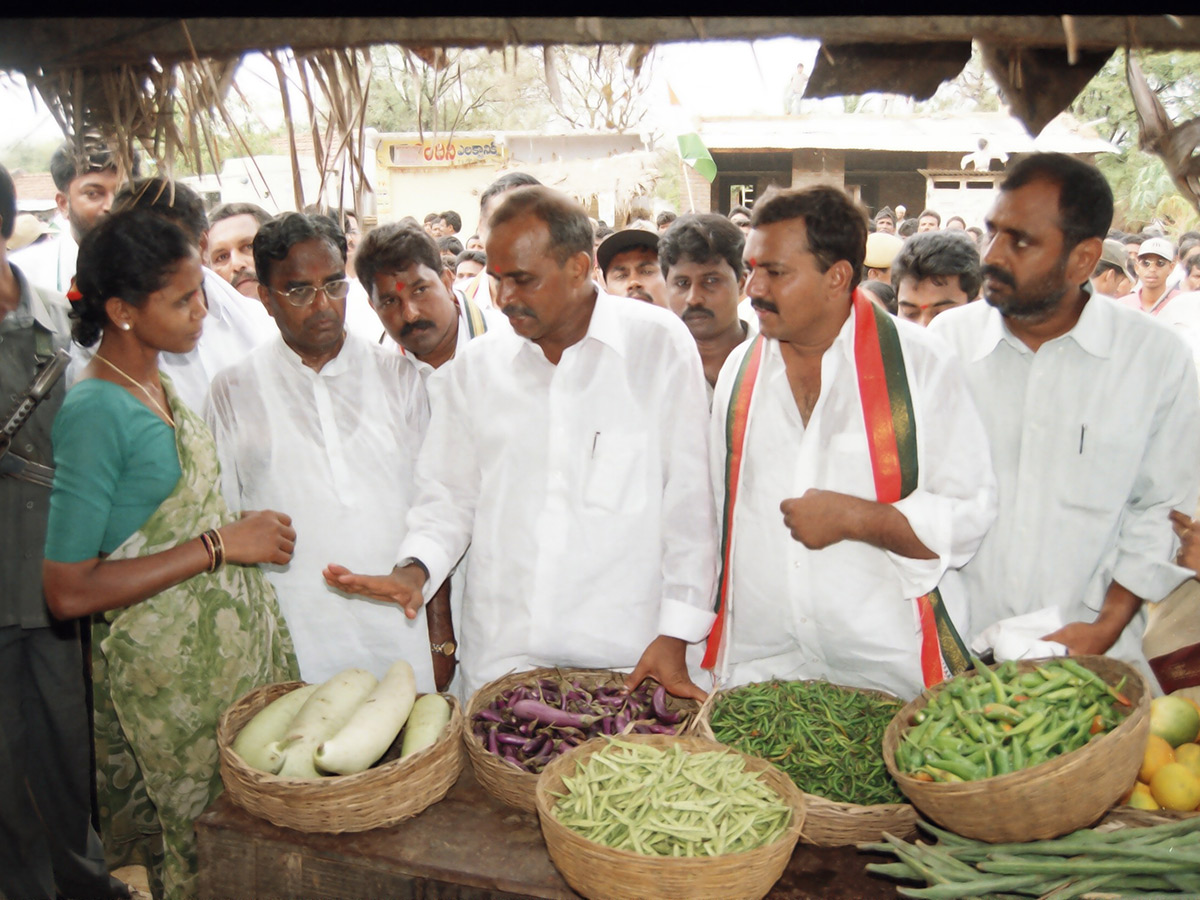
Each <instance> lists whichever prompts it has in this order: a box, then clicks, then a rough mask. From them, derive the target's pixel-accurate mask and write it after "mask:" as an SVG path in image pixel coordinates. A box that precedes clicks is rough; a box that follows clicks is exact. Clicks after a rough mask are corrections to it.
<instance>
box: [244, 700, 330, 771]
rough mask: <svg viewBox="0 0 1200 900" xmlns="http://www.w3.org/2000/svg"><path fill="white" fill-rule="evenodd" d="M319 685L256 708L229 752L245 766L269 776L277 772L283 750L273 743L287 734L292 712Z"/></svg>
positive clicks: (296, 710)
mask: <svg viewBox="0 0 1200 900" xmlns="http://www.w3.org/2000/svg"><path fill="white" fill-rule="evenodd" d="M319 687H320V685H319V684H306V685H305V686H304V687H301V688H296V690H294V691H288V692H287V693H286V694H284V695H283V696H282V697H278V698H276V699H275V700H273V701H271V702H270V703H268V704H267V705H266V706H264V707H263V708H262V709H260V710H259V711H258V712H257V713H256V714H255V716H254V718H253V719H251V720H250V721H249V722H247V723H246V724H245V726H243V728H242V730H241V731H239V732H238V736H237V737H236V738H234V740H233V752H234V753H236V754H237V755H238V756H240V757H241V758H242V759H243V760H245V761H246V764H247V765H249V766H253V767H254V768H256V769H261V770H262V771H264V772H270V773H271V774H272V775H273V774H275V773H276V772H278V771H279V767H280V766H282V765H283V753H282V752H280V751H279V749H278V746H277V744H276V742H277V741H279V740H280V739H281V738H282V737H283V736H284V735H285V734H287V731H288V726H289V725H291V724H292V720H293V719H294V718H296V713H298V712H299V711H300V708H301V707H302V706H304V704H305V702H306V701H307V700H308V698H309V697H311V696H312V695H313V694H315V693H316V691H317V688H319Z"/></svg>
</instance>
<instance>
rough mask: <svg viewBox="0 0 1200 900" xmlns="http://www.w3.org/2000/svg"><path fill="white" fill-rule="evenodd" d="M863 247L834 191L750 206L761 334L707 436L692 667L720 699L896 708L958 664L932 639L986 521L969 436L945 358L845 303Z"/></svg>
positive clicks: (951, 362) (982, 461)
mask: <svg viewBox="0 0 1200 900" xmlns="http://www.w3.org/2000/svg"><path fill="white" fill-rule="evenodd" d="M866 238H867V220H866V214H865V212H864V211H863V210H862V209H861V208H860V207H859V206H858V205H857V204H855V203H854V201H853V200H851V199H850V197H849V196H847V195H846V193H845V192H844V191H841V190H839V189H837V188H832V187H828V186H819V187H812V188H808V189H805V190H798V191H783V192H779V193H776V194H772V195H768V196H767V197H764V198H763V199H762V200H760V201H759V202H758V203H757V204H756V205H755V208H754V214H753V219H752V222H751V229H750V235H749V237H748V238H747V240H746V248H745V260H746V264H747V266H748V268H749V281H748V282H747V284H746V290H747V292H748V293H749V295H750V300H751V303H752V304H753V306H754V309H755V311H756V312H757V313H758V317H759V326H760V329H761V333H760V335H759V337H758V338H756V339H754V340H753V341H750V342H747V343H745V344H742V345H741V346H740V347H738V348H736V349H735V350H734V351H733V352H732V353H731V354H730V356H729V359H728V360H727V361H726V363H725V366H724V368H723V369H722V370H721V375H720V378H719V379H718V381H717V387H716V395H715V397H714V402H713V414H712V423H711V431H710V435H709V440H710V452H711V455H712V478H713V483H714V494H715V496H716V497H717V501H718V503H719V504H720V507H721V508H722V509H723V511H724V514H723V516H722V521H723V522H725V523H727V524H726V526H725V527H726V534H725V538H724V540H723V546H726V547H727V550H726V554H727V555H726V557H725V560H724V567H725V570H724V572H723V576H722V583H721V585H722V588H721V589H722V594H721V597H720V609H721V610H722V613H721V615H720V617H719V619H718V623H719V624H718V625H717V626H714V628H713V637H711V638H710V648H709V653H708V655H707V658H706V659H705V664H706V666H713V665H715V667H716V669H717V674H718V675H722V676H724V677H726V678H727V679H728V681H729V683H731V684H741V683H745V682H749V681H761V680H766V679H770V678H784V679H796V678H826V679H828V680H830V681H833V682H835V683H841V684H849V685H855V686H859V687H867V688H875V689H881V690H885V691H890V692H892V693H894V694H896V695H898V696H900V697H904V698H911V697H913V696H915V695H916V694H917V693H919V692H920V691H921V689H922V688H924V687H925V686H926V685H928V684H930V683H936V682H937V681H940V680H941V679H942V677H943V676H944V674H946V672H947V671H955V670H961V669H962V668H965V665H966V659H965V653H964V652H963V648H962V647H961V646H948V645H947V644H944V643H940V642H939V639H938V632H939V631H941V630H942V628H939V627H938V626H939V625H942V624H943V623H944V622H945V620H946V619H947V618H948V619H949V620H950V621H951V622H953V623H954V624H956V625H957V626H958V627H959V628H961V629H963V632H964V634H965V630H966V627H967V616H968V604H967V597H966V595H965V593H964V591H963V590H962V586H961V584H960V582H959V579H958V572H957V570H958V569H959V568H960V567H961V566H962V565H963V564H964V563H965V562H966V561H967V560H968V559H970V558H971V555H972V554H973V553H974V552H975V550H976V548H977V547H978V546H979V542H980V540H981V539H982V538H983V535H984V534H985V533H986V531H987V529H988V527H989V526H990V525H991V523H992V521H993V519H994V517H995V509H996V485H995V479H994V477H993V475H992V472H991V467H990V465H989V463H988V452H987V435H986V434H985V432H984V430H983V424H982V423H981V422H980V419H979V416H978V414H977V413H976V412H975V410H974V408H973V405H972V403H971V399H970V395H969V393H968V390H967V385H966V381H965V379H964V378H963V375H962V370H961V367H960V365H959V364H958V362H957V360H955V359H954V357H953V355H952V354H951V353H950V352H949V350H948V349H947V348H945V347H944V346H943V345H942V344H941V343H940V342H939V341H937V340H935V339H932V338H930V337H928V336H927V335H926V334H925V333H924V332H923V331H922V330H921V329H919V328H916V327H914V326H912V325H910V324H909V323H907V322H897V321H896V320H895V319H893V318H892V317H891V316H889V315H887V314H886V313H884V312H883V311H882V310H879V309H878V308H877V307H876V305H875V304H874V303H873V302H872V301H871V300H869V299H867V297H866V296H865V294H864V293H863V292H861V291H858V290H857V289H856V288H857V285H858V283H859V276H860V272H861V267H862V263H863V256H864V253H865V246H866ZM872 347H873V348H874V349H873V350H872ZM898 405H899V407H900V408H901V412H893V410H895V409H896V407H897V406H898ZM742 423H744V425H743V424H742ZM889 442H890V443H889ZM738 459H740V466H739V464H738V462H737V460H738ZM730 498H732V499H730ZM945 633H947V634H948V630H947V631H946V632H945ZM722 637H723V638H724V643H723V652H721V653H718V652H717V647H718V646H719V645H720V644H721V638H722Z"/></svg>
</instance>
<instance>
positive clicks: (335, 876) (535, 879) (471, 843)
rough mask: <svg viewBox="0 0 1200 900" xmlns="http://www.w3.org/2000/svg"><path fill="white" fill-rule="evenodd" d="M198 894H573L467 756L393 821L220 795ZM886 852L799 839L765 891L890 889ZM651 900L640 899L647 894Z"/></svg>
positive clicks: (439, 898) (493, 899) (548, 899)
mask: <svg viewBox="0 0 1200 900" xmlns="http://www.w3.org/2000/svg"><path fill="white" fill-rule="evenodd" d="M196 831H197V835H198V838H199V846H200V900H229V898H238V900H249V898H258V900H275V898H303V900H334V898H337V900H354V898H372V900H374V898H387V900H579V895H578V894H576V893H575V892H574V891H572V890H571V889H570V888H569V887H568V886H567V884H566V882H565V881H563V879H562V876H560V875H559V874H558V870H557V869H555V868H554V864H553V863H551V862H550V857H549V855H548V854H547V853H546V845H545V843H544V842H543V841H542V832H541V829H540V827H539V826H538V821H537V816H536V814H534V813H526V812H522V811H520V810H517V809H514V808H512V807H510V806H506V805H504V804H502V803H500V802H499V801H496V800H493V799H492V798H491V797H490V796H488V794H486V793H485V792H484V790H483V788H481V787H480V786H479V783H478V782H477V781H476V780H475V777H474V775H473V774H472V773H471V768H470V766H469V765H468V766H467V767H466V768H464V769H463V773H462V776H461V777H460V778H459V780H458V783H457V784H455V786H454V787H453V788H452V789H451V790H450V793H449V794H448V795H447V796H446V798H445V799H444V800H442V801H441V802H440V803H435V804H434V805H433V806H431V807H430V808H429V809H427V810H425V812H423V813H421V815H419V816H417V817H416V818H414V819H410V820H409V821H407V822H402V823H400V824H399V825H395V826H393V827H391V828H378V829H375V830H373V831H363V832H359V833H357V834H307V833H305V832H301V831H293V830H291V829H289V828H279V827H277V826H275V825H272V824H271V823H270V822H268V821H266V820H265V819H259V818H257V817H256V816H252V815H250V814H249V813H248V812H246V811H245V810H243V809H241V808H240V807H239V806H236V805H235V804H234V803H233V802H232V801H231V800H229V798H228V797H227V796H222V797H220V798H218V800H217V801H216V802H215V803H213V805H212V806H210V807H209V808H208V809H207V810H206V811H205V812H204V814H203V815H201V817H200V818H199V819H198V820H197V822H196ZM872 860H875V861H891V860H890V858H884V857H881V856H875V855H873V854H866V853H860V852H858V851H857V850H855V849H854V848H853V847H833V848H823V847H809V846H806V845H803V844H801V845H797V847H796V852H795V853H794V854H793V855H792V859H791V861H790V862H789V864H788V867H787V869H786V870H785V871H784V874H783V877H782V878H781V879H780V880H779V882H778V883H777V884H776V885H775V887H774V889H773V890H772V891H771V893H770V894H768V895H767V896H768V898H769V900H818V898H820V900H873V898H882V897H889V898H890V897H895V896H896V891H895V887H894V885H893V883H892V882H890V881H886V880H884V879H878V878H875V877H874V876H871V875H868V874H867V873H866V872H865V871H864V869H863V866H864V865H865V864H866V863H867V862H870V861H872ZM647 900H650V898H647Z"/></svg>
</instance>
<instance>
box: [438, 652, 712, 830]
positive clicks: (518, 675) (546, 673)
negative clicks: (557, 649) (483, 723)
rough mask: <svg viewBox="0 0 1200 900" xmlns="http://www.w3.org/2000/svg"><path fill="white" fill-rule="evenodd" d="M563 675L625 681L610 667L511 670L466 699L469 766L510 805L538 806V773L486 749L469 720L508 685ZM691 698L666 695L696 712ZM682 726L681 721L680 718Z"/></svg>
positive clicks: (679, 707)
mask: <svg viewBox="0 0 1200 900" xmlns="http://www.w3.org/2000/svg"><path fill="white" fill-rule="evenodd" d="M559 677H561V678H566V679H567V680H568V681H571V680H574V679H576V678H578V679H579V680H580V681H581V682H584V683H587V684H593V685H595V686H597V687H598V686H600V685H614V686H619V685H622V684H624V683H625V678H626V676H625V675H624V674H622V673H621V672H614V671H612V670H611V669H551V668H542V669H529V670H527V671H525V672H514V673H512V674H510V675H505V676H504V677H503V678H497V679H496V680H495V681H490V682H488V683H487V684H485V685H484V686H483V687H481V688H480V689H479V690H477V691H476V692H475V693H474V694H472V695H471V699H470V700H469V701H468V702H467V713H466V718H465V723H464V726H463V735H462V736H463V744H464V745H466V748H467V757H468V758H469V759H470V760H471V768H472V769H473V770H474V772H475V779H476V780H477V781H478V782H479V783H480V784H481V785H483V789H484V790H485V791H487V792H488V793H489V794H491V795H492V796H493V797H495V798H496V799H497V800H499V801H500V802H501V803H507V804H508V805H509V806H515V807H517V808H518V809H524V810H526V811H528V812H533V811H534V810H535V809H536V808H537V802H536V799H535V797H534V790H535V788H536V787H537V780H538V776H537V775H535V774H533V773H532V772H522V771H521V770H520V769H518V768H516V767H515V766H513V765H511V764H510V763H506V762H505V761H504V760H503V759H501V758H500V757H498V756H496V755H495V754H494V753H489V752H488V749H487V747H485V746H484V745H483V743H482V742H481V741H480V740H479V738H477V737H475V734H474V732H473V731H472V727H471V726H472V723H473V722H474V721H475V713H477V712H479V710H481V709H485V708H486V707H488V706H489V705H491V703H492V701H493V700H495V699H496V697H498V696H499V695H500V694H502V693H504V692H505V691H507V690H508V689H509V688H515V687H517V686H519V685H522V684H534V683H535V682H537V681H540V680H541V679H543V678H559ZM698 706H699V704H697V703H696V702H695V701H693V700H681V699H679V698H678V697H672V696H670V695H668V696H667V708H668V709H670V710H672V711H674V712H684V713H688V712H693V713H694V712H695V711H696V709H697V708H698ZM681 727H682V722H681Z"/></svg>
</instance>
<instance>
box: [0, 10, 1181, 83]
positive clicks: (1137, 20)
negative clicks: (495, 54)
mask: <svg viewBox="0 0 1200 900" xmlns="http://www.w3.org/2000/svg"><path fill="white" fill-rule="evenodd" d="M1073 22H1074V29H1075V36H1076V44H1077V46H1078V47H1079V48H1080V49H1085V50H1107V49H1112V48H1115V47H1120V46H1124V45H1126V44H1131V45H1133V46H1137V47H1144V48H1146V49H1151V50H1169V49H1177V50H1200V16H1126V17H1120V16H1075V17H1073ZM185 28H186V32H185ZM787 35H790V36H795V37H804V38H815V39H819V40H822V41H825V42H828V43H834V44H836V43H851V42H853V43H886V44H922V43H928V42H950V41H969V40H971V39H972V38H975V37H986V38H987V39H988V40H989V41H990V42H991V43H992V44H993V45H995V46H1006V45H1007V46H1013V47H1018V46H1023V47H1062V46H1064V45H1065V43H1066V38H1065V34H1064V31H1063V22H1062V19H1061V18H1060V17H1058V16H892V17H888V16H793V17H767V16H746V17H734V16H728V17H685V16H677V17H663V18H612V17H588V16H573V17H566V16H559V17H544V18H530V17H512V18H499V17H483V16H464V17H427V18H242V19H233V18H228V19H222V18H189V19H177V18H174V19H173V18H141V19H138V18H94V19H85V18H68V17H64V18H54V19H2V20H0V70H9V71H35V70H36V69H38V68H41V69H42V70H43V71H53V70H56V69H62V68H68V69H70V68H75V67H105V66H113V65H121V64H139V63H144V62H147V61H148V60H149V59H150V58H151V57H154V58H156V59H158V60H159V61H160V62H163V63H170V62H175V61H178V60H181V59H187V58H189V57H190V56H191V49H190V48H189V44H188V36H190V38H191V42H192V44H193V45H194V46H195V48H196V52H197V54H199V55H200V56H201V57H214V58H218V59H222V58H231V57H236V56H238V55H240V54H242V53H245V52H247V51H251V50H262V49H272V48H278V47H291V48H293V49H294V50H298V51H304V50H312V49H318V48H326V47H366V46H370V45H373V44H387V43H401V44H410V45H433V46H447V47H449V46H454V47H477V46H490V47H501V46H504V45H505V44H523V45H539V44H545V43H552V44H592V43H598V42H599V43H647V42H653V43H672V42H677V41H695V40H750V39H756V38H769V37H780V36H787Z"/></svg>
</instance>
